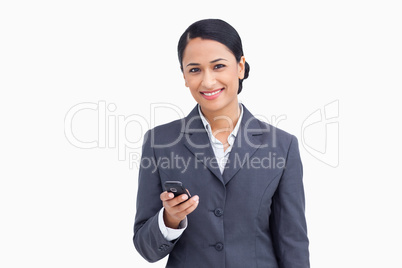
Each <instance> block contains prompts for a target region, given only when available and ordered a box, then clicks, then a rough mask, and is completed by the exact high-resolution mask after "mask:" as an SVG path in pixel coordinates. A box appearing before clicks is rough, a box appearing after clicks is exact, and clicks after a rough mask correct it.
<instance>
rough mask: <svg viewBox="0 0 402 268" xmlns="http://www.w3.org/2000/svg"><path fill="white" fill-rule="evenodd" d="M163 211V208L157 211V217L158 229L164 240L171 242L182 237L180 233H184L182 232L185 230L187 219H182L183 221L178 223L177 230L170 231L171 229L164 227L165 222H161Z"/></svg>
mask: <svg viewBox="0 0 402 268" xmlns="http://www.w3.org/2000/svg"><path fill="white" fill-rule="evenodd" d="M164 211H165V208H162V209H161V210H160V211H159V215H158V224H159V229H160V230H161V233H162V235H163V237H164V238H165V239H166V240H168V241H172V240H175V239H177V238H179V237H180V236H181V235H182V233H183V232H184V230H186V228H187V217H186V218H184V220H182V221H181V222H180V224H179V228H178V229H172V228H169V227H166V225H165V221H164V220H163V212H164Z"/></svg>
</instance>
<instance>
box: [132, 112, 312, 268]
mask: <svg viewBox="0 0 402 268" xmlns="http://www.w3.org/2000/svg"><path fill="white" fill-rule="evenodd" d="M243 108H244V114H243V119H242V121H241V125H240V129H239V132H238V134H237V136H236V140H235V143H234V145H233V148H232V151H231V152H230V155H229V159H228V162H227V164H226V168H225V171H224V172H223V175H221V172H220V171H219V167H218V165H217V163H216V160H215V157H214V153H213V150H212V148H211V144H210V141H209V138H208V134H207V132H206V131H205V128H204V126H203V124H202V122H201V119H200V117H199V114H198V110H197V106H196V107H195V108H194V109H193V110H192V112H191V113H190V114H189V115H188V116H187V117H186V118H183V119H180V120H177V121H173V122H171V123H168V124H165V125H161V126H158V127H156V128H154V129H152V130H150V131H148V132H147V134H146V135H145V138H144V145H143V152H142V159H141V167H140V171H139V184H138V194H137V211H136V217H135V224H134V238H133V240H134V245H135V247H136V249H137V250H138V252H139V253H140V254H141V255H142V256H143V257H144V258H145V259H146V260H148V261H149V262H155V261H158V260H160V259H161V258H163V257H165V256H166V255H167V254H169V259H168V263H167V266H166V267H174V268H178V267H185V268H188V267H192V268H196V267H206V268H223V267H227V268H237V267H239V268H244V267H247V268H254V267H271V268H279V267H280V268H308V267H309V251H308V245H309V241H308V238H307V227H306V220H305V214H304V204H305V201H304V189H303V182H302V163H301V160H300V155H299V149H298V143H297V139H296V137H294V136H292V135H290V134H288V133H286V132H284V131H282V130H280V129H278V128H275V127H273V126H271V125H269V124H266V123H263V122H261V121H260V120H258V119H256V118H255V117H254V116H253V115H252V114H251V113H250V112H249V111H248V110H247V109H246V107H244V105H243ZM168 180H180V181H182V182H183V184H184V186H185V187H186V188H187V189H188V190H189V191H190V193H191V194H192V195H195V194H197V195H198V196H199V197H200V203H199V205H198V207H197V209H196V210H195V211H194V212H193V213H191V214H189V215H188V216H187V218H188V227H187V229H186V230H185V231H184V232H183V234H182V235H181V237H179V238H178V239H176V240H174V241H167V240H166V239H164V237H163V236H162V233H161V232H160V229H159V226H158V212H159V210H160V209H161V208H162V202H161V201H160V199H159V195H160V193H161V192H163V187H162V186H163V183H164V182H165V181H168Z"/></svg>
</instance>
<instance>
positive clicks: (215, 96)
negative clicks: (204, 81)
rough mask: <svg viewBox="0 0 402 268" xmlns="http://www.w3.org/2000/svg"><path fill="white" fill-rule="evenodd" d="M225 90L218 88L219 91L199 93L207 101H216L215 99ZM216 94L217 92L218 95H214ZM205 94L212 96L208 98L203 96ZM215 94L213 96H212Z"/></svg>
mask: <svg viewBox="0 0 402 268" xmlns="http://www.w3.org/2000/svg"><path fill="white" fill-rule="evenodd" d="M224 89H225V88H223V87H222V88H219V89H215V90H207V91H201V92H200V93H201V95H202V96H203V97H204V98H205V99H207V100H214V99H216V98H217V97H219V95H220V94H221V93H222V91H223V90H224ZM216 92H218V93H216ZM205 93H207V94H213V95H210V96H207V95H205ZM214 93H215V94H214Z"/></svg>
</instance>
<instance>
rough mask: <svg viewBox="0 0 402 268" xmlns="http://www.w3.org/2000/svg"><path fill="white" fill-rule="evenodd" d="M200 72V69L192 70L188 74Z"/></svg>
mask: <svg viewBox="0 0 402 268" xmlns="http://www.w3.org/2000/svg"><path fill="white" fill-rule="evenodd" d="M199 71H200V68H192V69H190V70H189V71H188V72H189V73H196V72H199Z"/></svg>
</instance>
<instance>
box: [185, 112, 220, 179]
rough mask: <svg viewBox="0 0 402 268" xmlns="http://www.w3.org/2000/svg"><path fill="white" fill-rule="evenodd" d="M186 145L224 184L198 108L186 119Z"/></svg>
mask: <svg viewBox="0 0 402 268" xmlns="http://www.w3.org/2000/svg"><path fill="white" fill-rule="evenodd" d="M183 132H184V136H183V138H184V145H185V146H186V147H187V149H188V150H190V151H191V152H192V153H193V154H194V156H195V157H196V158H197V159H198V160H199V161H200V162H201V163H202V164H203V165H205V166H206V167H207V168H208V169H209V170H210V171H211V172H212V173H213V174H214V175H215V176H216V177H217V178H218V179H219V180H220V181H221V182H222V183H224V182H223V177H222V174H221V172H220V170H219V167H218V164H217V162H216V158H215V154H214V151H213V149H212V145H211V142H210V140H209V137H208V133H207V131H206V130H205V128H204V125H203V124H202V121H201V117H200V115H199V113H198V106H197V105H196V106H195V108H194V109H193V110H192V111H191V112H190V114H189V115H188V116H187V117H186V118H185V128H184V131H183ZM195 172H197V170H195Z"/></svg>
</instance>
